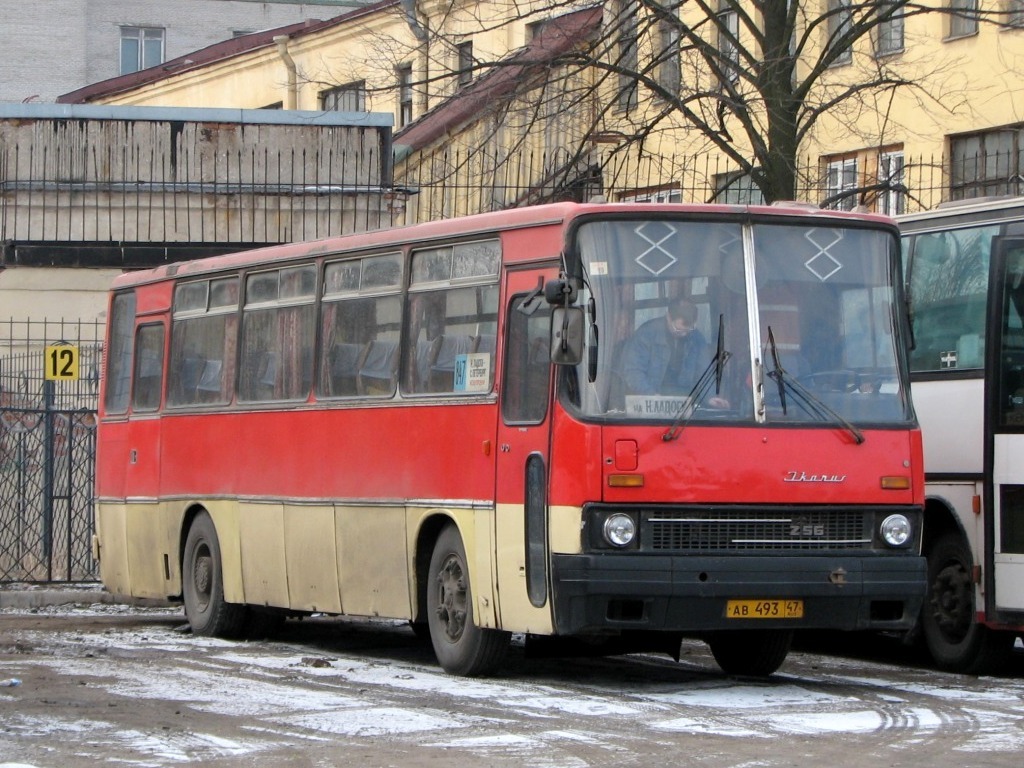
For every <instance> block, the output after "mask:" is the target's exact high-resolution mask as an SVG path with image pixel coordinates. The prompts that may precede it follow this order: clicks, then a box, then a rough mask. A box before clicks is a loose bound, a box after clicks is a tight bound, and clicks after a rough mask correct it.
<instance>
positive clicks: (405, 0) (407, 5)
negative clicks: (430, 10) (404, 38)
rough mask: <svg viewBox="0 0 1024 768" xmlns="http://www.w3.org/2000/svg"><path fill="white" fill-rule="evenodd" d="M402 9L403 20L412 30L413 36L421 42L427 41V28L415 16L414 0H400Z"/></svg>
mask: <svg viewBox="0 0 1024 768" xmlns="http://www.w3.org/2000/svg"><path fill="white" fill-rule="evenodd" d="M402 10H403V11H404V12H405V21H406V23H407V24H408V25H409V29H411V30H412V34H413V36H414V37H415V38H416V39H417V40H419V41H420V42H421V43H425V42H427V30H425V29H424V28H423V26H422V25H421V24H420V22H419V19H417V18H416V0H402Z"/></svg>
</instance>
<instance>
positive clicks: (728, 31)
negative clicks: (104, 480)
mask: <svg viewBox="0 0 1024 768" xmlns="http://www.w3.org/2000/svg"><path fill="white" fill-rule="evenodd" d="M739 35H740V18H739V14H738V13H736V11H735V9H733V8H728V7H727V8H724V9H723V10H721V11H719V12H718V52H719V56H720V57H721V66H722V75H723V77H722V80H723V82H722V83H721V84H722V85H725V84H726V83H735V82H736V81H737V80H739V79H740V70H739V64H740V49H739V44H738V41H739Z"/></svg>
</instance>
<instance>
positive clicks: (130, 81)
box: [56, 0, 400, 104]
mask: <svg viewBox="0 0 1024 768" xmlns="http://www.w3.org/2000/svg"><path fill="white" fill-rule="evenodd" d="M399 1H400V0H380V2H376V3H370V4H368V5H365V6H362V7H359V8H356V9H355V10H351V11H348V12H346V13H343V14H341V15H340V16H335V17H334V18H331V19H326V20H322V21H321V20H319V19H310V20H307V21H300V22H298V23H296V24H288V25H287V26H284V27H276V28H275V29H265V30H262V31H260V32H252V33H250V34H248V35H240V36H239V37H234V38H231V39H230V40H223V41H221V42H219V43H214V44H213V45H208V46H207V47H205V48H200V49H199V50H198V51H192V52H191V53H188V54H185V55H184V56H179V57H178V58H176V59H170V60H168V61H165V62H164V63H162V64H158V65H157V66H155V67H149V68H148V69H141V70H139V71H138V72H132V73H130V74H127V75H119V76H118V77H111V78H109V79H107V80H101V81H99V82H98V83H92V84H91V85H87V86H85V87H83V88H79V89H77V90H74V91H71V92H69V93H65V94H62V95H61V96H58V97H57V99H56V101H57V103H58V104H87V103H89V102H91V101H95V100H97V99H102V98H107V97H110V96H116V95H117V94H119V93H123V92H125V91H131V90H135V89H136V88H139V87H140V86H143V85H149V84H151V83H156V82H159V81H161V80H166V79H168V78H171V77H175V76H177V75H180V74H182V73H183V72H188V71H190V70H193V69H201V68H203V67H207V66H209V65H211V64H214V63H216V62H219V61H224V60H225V59H230V58H232V57H234V56H240V55H242V54H246V53H251V52H252V51H256V50H259V49H260V48H269V47H270V46H272V45H275V42H274V38H276V37H280V36H282V35H283V36H287V37H290V38H298V37H304V36H306V35H311V34H314V33H316V32H320V31H322V30H324V29H329V28H330V27H333V26H336V25H338V24H341V23H343V22H346V21H350V20H351V19H353V18H356V17H359V16H362V15H365V14H368V13H375V12H377V11H379V10H380V9H381V8H386V7H388V6H391V5H396V4H398V2H399Z"/></svg>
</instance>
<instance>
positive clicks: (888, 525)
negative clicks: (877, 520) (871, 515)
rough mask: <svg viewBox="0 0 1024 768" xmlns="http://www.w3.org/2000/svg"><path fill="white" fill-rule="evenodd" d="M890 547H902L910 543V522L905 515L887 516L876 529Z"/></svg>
mask: <svg viewBox="0 0 1024 768" xmlns="http://www.w3.org/2000/svg"><path fill="white" fill-rule="evenodd" d="M878 530H879V532H880V533H881V534H882V539H883V540H884V541H885V543H886V544H888V545H889V546H890V547H902V546H903V545H904V544H906V543H907V542H908V541H910V534H911V529H910V520H908V519H907V517H906V516H905V515H889V516H888V517H887V518H885V520H883V521H882V524H881V525H880V526H879V528H878Z"/></svg>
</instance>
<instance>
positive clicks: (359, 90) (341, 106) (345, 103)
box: [320, 80, 366, 112]
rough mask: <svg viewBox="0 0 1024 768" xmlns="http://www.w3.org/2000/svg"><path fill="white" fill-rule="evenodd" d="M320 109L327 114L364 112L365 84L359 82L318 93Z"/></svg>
mask: <svg viewBox="0 0 1024 768" xmlns="http://www.w3.org/2000/svg"><path fill="white" fill-rule="evenodd" d="M320 109H323V110H325V111H327V112H365V111H366V82H365V81H363V80H360V81H359V82H356V83H346V84H345V85H339V86H338V87H337V88H331V89H329V90H326V91H320Z"/></svg>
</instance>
